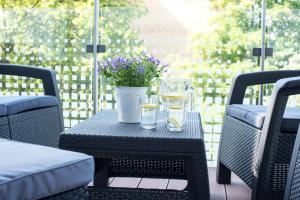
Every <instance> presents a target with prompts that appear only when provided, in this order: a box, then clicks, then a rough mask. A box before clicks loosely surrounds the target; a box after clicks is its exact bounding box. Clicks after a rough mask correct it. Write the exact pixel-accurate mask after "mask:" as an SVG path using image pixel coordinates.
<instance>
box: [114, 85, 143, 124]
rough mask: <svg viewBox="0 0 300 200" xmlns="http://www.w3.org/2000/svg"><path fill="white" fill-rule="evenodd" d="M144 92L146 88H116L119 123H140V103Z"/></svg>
mask: <svg viewBox="0 0 300 200" xmlns="http://www.w3.org/2000/svg"><path fill="white" fill-rule="evenodd" d="M146 92H147V87H116V89H115V93H116V100H117V105H118V117H119V122H125V123H139V122H141V102H142V100H143V99H144V98H146Z"/></svg>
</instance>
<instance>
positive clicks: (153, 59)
mask: <svg viewBox="0 0 300 200" xmlns="http://www.w3.org/2000/svg"><path fill="white" fill-rule="evenodd" d="M147 61H148V62H152V63H154V64H155V65H157V66H158V65H159V64H160V61H159V60H158V59H156V58H154V57H153V56H150V57H148V58H147Z"/></svg>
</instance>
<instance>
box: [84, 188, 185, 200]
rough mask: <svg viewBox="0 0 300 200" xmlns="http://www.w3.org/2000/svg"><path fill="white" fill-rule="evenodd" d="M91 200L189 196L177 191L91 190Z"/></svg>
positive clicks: (179, 199)
mask: <svg viewBox="0 0 300 200" xmlns="http://www.w3.org/2000/svg"><path fill="white" fill-rule="evenodd" d="M89 193H90V197H89V200H100V199H101V200H187V199H188V194H187V192H184V191H175V190H150V189H136V188H135V189H129V188H108V189H94V188H92V187H91V188H89Z"/></svg>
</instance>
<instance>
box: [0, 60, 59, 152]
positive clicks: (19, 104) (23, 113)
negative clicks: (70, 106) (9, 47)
mask: <svg viewBox="0 0 300 200" xmlns="http://www.w3.org/2000/svg"><path fill="white" fill-rule="evenodd" d="M0 74H2V75H15V76H24V77H31V78H35V79H41V80H42V82H43V88H44V93H45V95H44V96H2V97H0V137H1V138H7V139H12V140H16V141H21V142H27V143H33V144H40V145H44V146H51V147H57V146H58V140H59V134H60V133H61V132H62V131H63V130H64V124H63V117H62V110H61V105H60V104H61V103H60V98H59V93H58V87H57V82H56V77H55V72H54V71H52V70H48V69H42V68H36V67H29V66H22V65H10V64H0Z"/></svg>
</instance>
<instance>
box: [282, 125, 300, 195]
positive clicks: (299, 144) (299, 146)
mask: <svg viewBox="0 0 300 200" xmlns="http://www.w3.org/2000/svg"><path fill="white" fill-rule="evenodd" d="M299 151H300V126H299V128H298V131H297V136H296V140H295V144H294V149H293V154H292V158H291V163H290V167H289V173H288V177H287V183H286V189H285V193H284V200H288V199H290V197H291V196H290V195H291V192H292V189H295V188H297V187H295V185H293V184H295V183H293V182H294V178H296V177H299V171H296V169H295V168H296V167H299V163H297V161H299V158H298V154H299ZM297 173H298V174H297ZM293 186H294V187H293Z"/></svg>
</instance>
